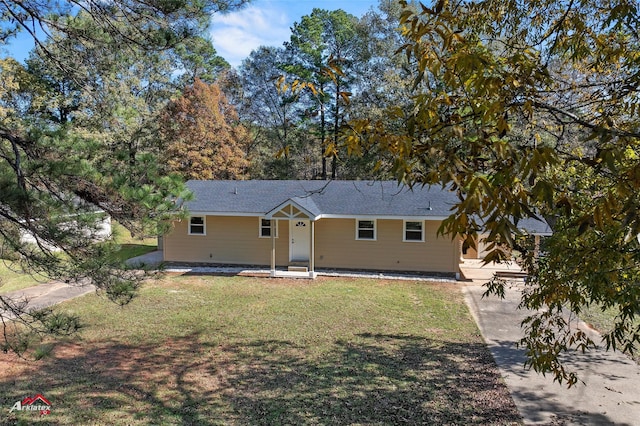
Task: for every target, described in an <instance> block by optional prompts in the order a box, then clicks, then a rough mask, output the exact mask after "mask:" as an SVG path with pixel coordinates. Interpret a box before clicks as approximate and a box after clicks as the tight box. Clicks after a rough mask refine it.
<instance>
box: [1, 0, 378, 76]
mask: <svg viewBox="0 0 640 426" xmlns="http://www.w3.org/2000/svg"><path fill="white" fill-rule="evenodd" d="M377 6H378V0H253V1H252V2H251V3H249V5H248V6H245V7H244V8H243V9H241V10H239V11H236V12H232V13H228V14H215V15H214V16H213V17H212V20H211V21H212V22H211V31H210V33H211V39H212V40H213V45H214V47H215V48H216V50H217V51H218V54H219V55H220V56H222V57H223V58H225V59H226V60H227V61H228V62H229V63H230V64H231V65H232V66H238V65H240V63H241V62H242V60H243V59H245V58H246V57H247V56H249V54H250V53H251V51H252V50H254V49H256V48H257V47H259V46H262V45H265V46H282V43H284V42H285V41H287V40H289V36H290V28H291V27H292V26H293V23H294V22H299V21H300V18H301V17H302V16H304V15H309V14H310V13H311V11H312V10H313V9H314V8H320V9H326V10H335V9H342V10H344V11H346V12H348V13H351V14H352V15H355V16H357V17H360V16H362V15H364V14H365V13H366V12H367V11H368V10H369V9H371V8H374V9H376V8H377ZM31 49H33V41H32V40H31V39H30V38H29V36H28V35H26V34H24V33H23V34H21V35H19V36H18V38H16V39H14V40H12V41H11V42H10V45H9V46H0V56H5V55H11V56H13V57H15V58H16V59H18V60H20V61H22V60H24V59H25V58H26V57H27V55H28V53H29V51H30V50H31Z"/></svg>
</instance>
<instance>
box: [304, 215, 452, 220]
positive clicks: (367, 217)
mask: <svg viewBox="0 0 640 426" xmlns="http://www.w3.org/2000/svg"><path fill="white" fill-rule="evenodd" d="M447 217H449V216H391V215H373V214H372V215H343V214H321V215H320V216H318V218H317V219H316V220H320V219H361V220H374V219H377V220H408V221H412V220H413V221H416V220H432V221H442V220H445V219H446V218H447Z"/></svg>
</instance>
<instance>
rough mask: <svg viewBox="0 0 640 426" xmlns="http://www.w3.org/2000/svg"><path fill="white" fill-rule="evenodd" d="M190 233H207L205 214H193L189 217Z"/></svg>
mask: <svg viewBox="0 0 640 426" xmlns="http://www.w3.org/2000/svg"><path fill="white" fill-rule="evenodd" d="M189 235H206V225H205V218H204V216H191V217H190V218H189Z"/></svg>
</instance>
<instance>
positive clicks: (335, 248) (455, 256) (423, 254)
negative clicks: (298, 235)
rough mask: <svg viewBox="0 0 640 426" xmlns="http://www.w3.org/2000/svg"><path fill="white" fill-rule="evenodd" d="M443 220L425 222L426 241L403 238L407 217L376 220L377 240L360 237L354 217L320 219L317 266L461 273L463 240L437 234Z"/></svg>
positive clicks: (318, 225) (318, 267) (318, 223)
mask: <svg viewBox="0 0 640 426" xmlns="http://www.w3.org/2000/svg"><path fill="white" fill-rule="evenodd" d="M439 225H440V222H436V221H425V222H424V238H425V241H424V242H414V241H412V242H403V241H402V240H403V232H404V229H403V221H402V220H383V219H379V220H377V221H376V227H377V229H376V237H377V239H376V241H364V240H356V239H355V237H354V235H355V226H356V222H355V220H353V219H321V220H319V221H318V222H317V223H316V249H315V253H316V268H317V269H320V268H349V269H371V270H389V271H394V270H395V271H423V272H442V273H457V272H459V271H458V263H459V262H458V260H459V257H460V255H459V252H458V250H459V242H458V240H457V239H454V240H453V241H452V240H451V238H447V237H440V238H437V230H438V226H439Z"/></svg>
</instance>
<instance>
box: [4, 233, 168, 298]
mask: <svg viewBox="0 0 640 426" xmlns="http://www.w3.org/2000/svg"><path fill="white" fill-rule="evenodd" d="M111 226H112V232H113V235H114V238H115V241H116V242H117V243H118V244H119V245H120V250H119V251H118V252H117V253H116V256H117V258H118V259H119V260H126V259H130V258H132V257H136V256H140V255H143V254H146V253H149V252H151V251H154V250H156V248H157V240H156V239H155V238H146V239H139V238H133V237H131V234H130V233H129V231H127V230H126V229H125V228H124V227H123V226H122V225H120V224H118V223H116V222H112V223H111ZM47 281H49V280H48V278H47V277H45V276H36V277H33V276H31V275H29V274H24V273H22V272H21V271H20V267H19V265H17V264H16V263H15V262H12V261H11V260H8V259H2V258H0V294H3V293H8V292H10V291H15V290H21V289H23V288H27V287H33V286H35V285H38V284H41V283H44V282H47Z"/></svg>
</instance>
